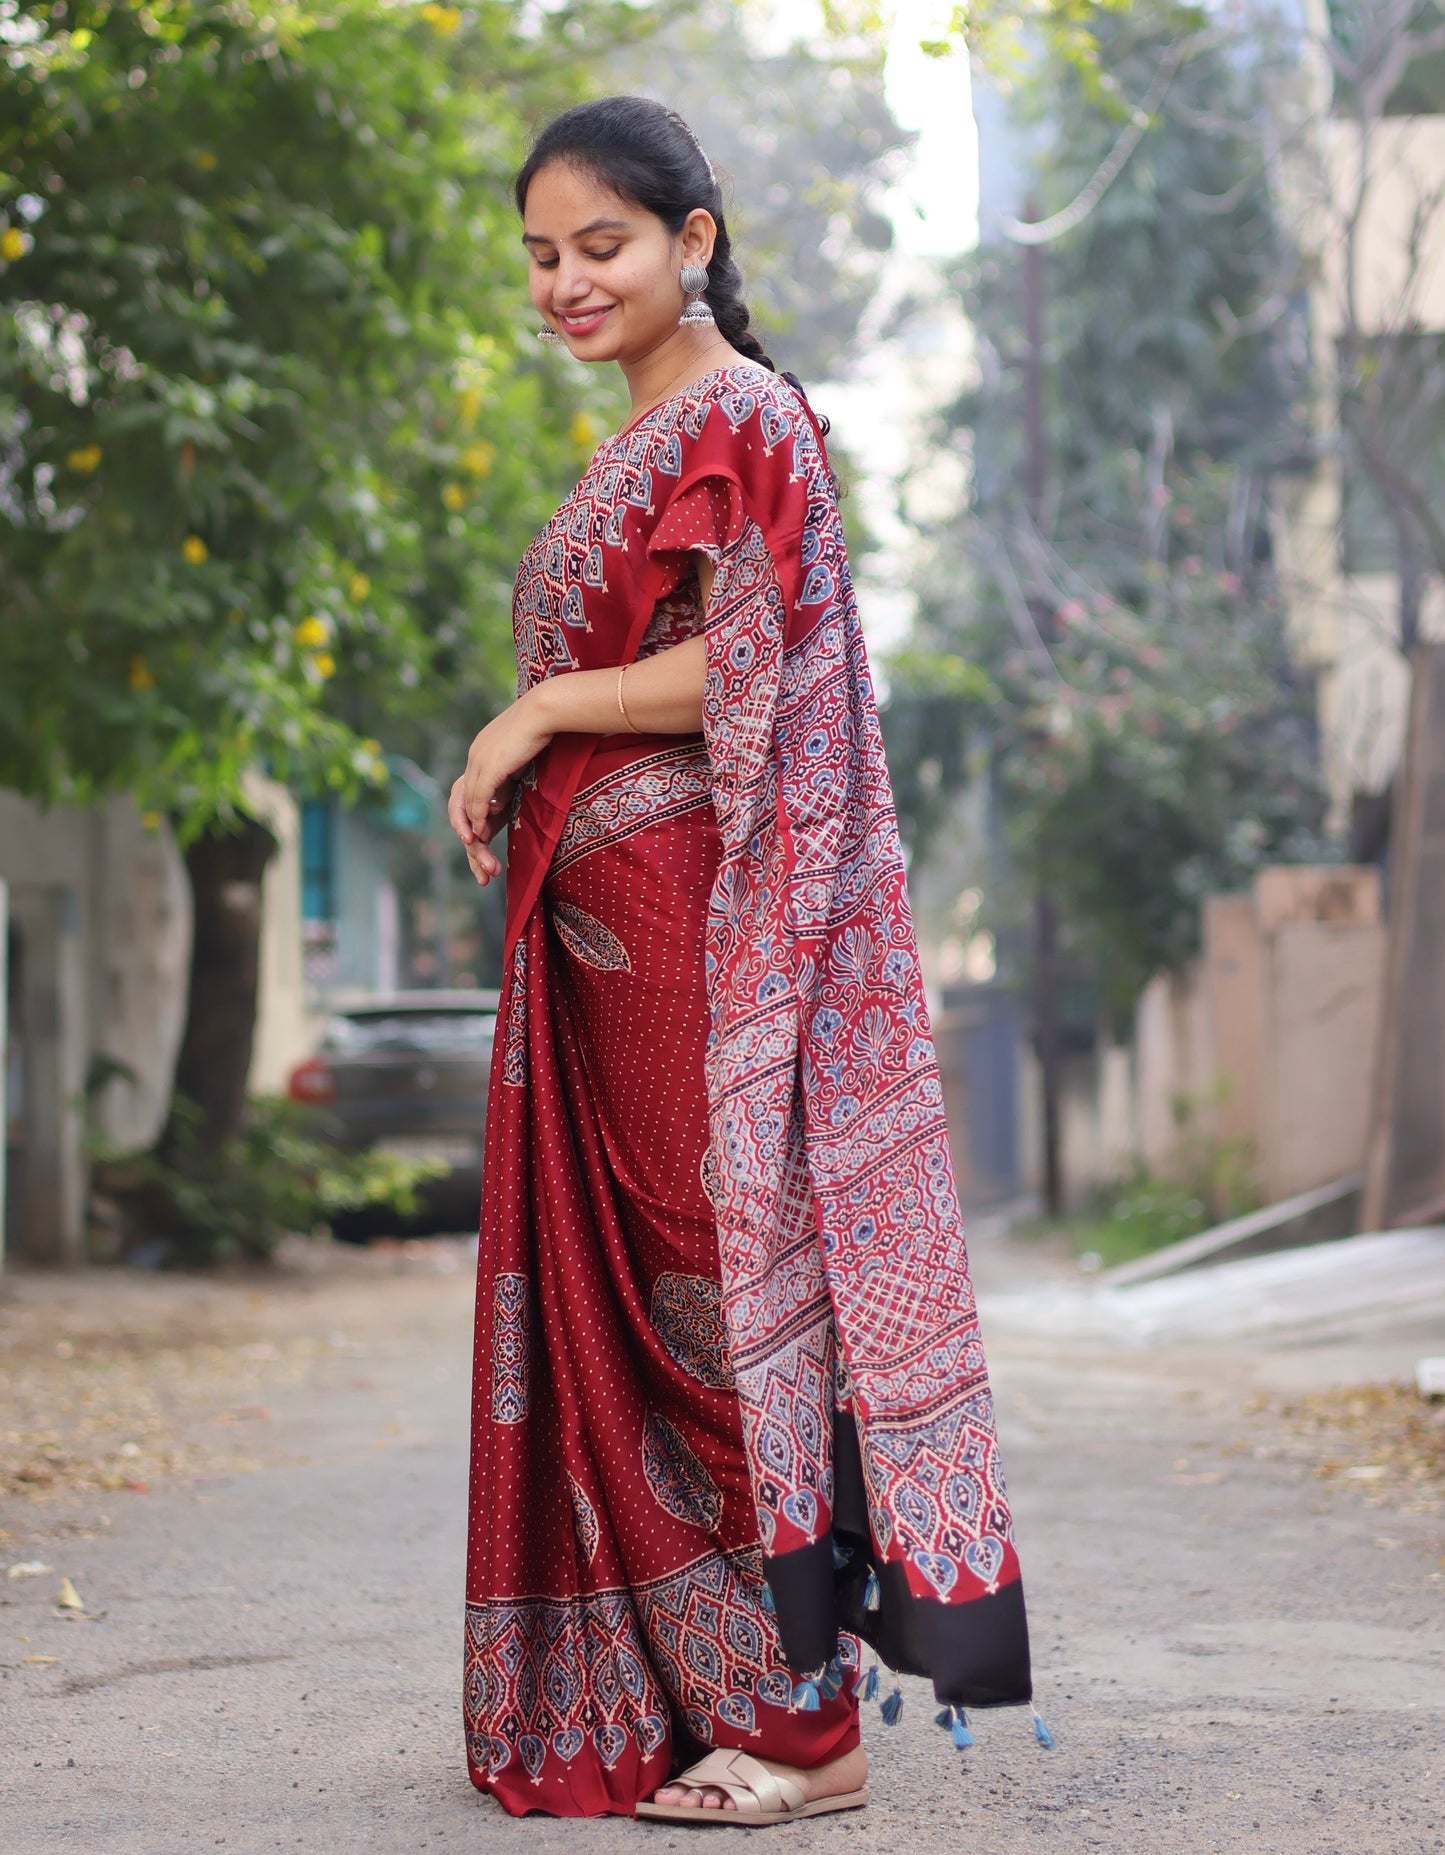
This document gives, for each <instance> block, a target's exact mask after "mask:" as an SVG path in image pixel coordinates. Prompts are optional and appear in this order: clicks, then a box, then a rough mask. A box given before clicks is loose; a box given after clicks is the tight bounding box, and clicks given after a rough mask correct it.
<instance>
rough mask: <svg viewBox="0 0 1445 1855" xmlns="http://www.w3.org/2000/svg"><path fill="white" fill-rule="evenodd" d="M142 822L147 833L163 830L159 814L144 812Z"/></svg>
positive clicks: (141, 816) (141, 817)
mask: <svg viewBox="0 0 1445 1855" xmlns="http://www.w3.org/2000/svg"><path fill="white" fill-rule="evenodd" d="M140 821H141V824H142V826H143V827H144V829H145V830H147V831H159V830H160V828H161V815H160V813H159V812H142V813H141V815H140Z"/></svg>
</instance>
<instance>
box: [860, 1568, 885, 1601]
mask: <svg viewBox="0 0 1445 1855" xmlns="http://www.w3.org/2000/svg"><path fill="white" fill-rule="evenodd" d="M881 1598H882V1592H881V1590H880V1589H879V1585H878V1574H877V1572H875V1571H874V1570H873V1569H872V1568H871V1567H870V1568H869V1572H868V1582H867V1584H865V1585H864V1587H863V1608H864V1609H865V1610H876V1609H877V1608H878V1605H879V1602H880V1600H881Z"/></svg>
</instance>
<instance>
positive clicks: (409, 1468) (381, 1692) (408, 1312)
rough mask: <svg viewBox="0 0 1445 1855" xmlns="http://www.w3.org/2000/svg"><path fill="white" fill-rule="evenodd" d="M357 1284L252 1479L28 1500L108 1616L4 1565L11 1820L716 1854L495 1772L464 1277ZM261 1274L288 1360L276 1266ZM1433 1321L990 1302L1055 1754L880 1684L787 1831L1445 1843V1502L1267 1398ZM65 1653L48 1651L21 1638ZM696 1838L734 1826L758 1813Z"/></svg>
mask: <svg viewBox="0 0 1445 1855" xmlns="http://www.w3.org/2000/svg"><path fill="white" fill-rule="evenodd" d="M437 1254H438V1255H439V1256H440V1255H442V1254H443V1252H442V1251H438V1252H437ZM976 1259H977V1263H978V1267H979V1273H980V1277H981V1280H982V1282H983V1285H984V1286H985V1288H987V1287H988V1286H989V1285H990V1284H992V1285H994V1286H1000V1287H1004V1288H1008V1289H1017V1288H1018V1287H1019V1286H1020V1284H1021V1281H1023V1280H1026V1279H1029V1278H1030V1277H1031V1276H1032V1275H1033V1273H1034V1272H1036V1271H1039V1270H1044V1269H1048V1268H1057V1265H1055V1264H1049V1263H1047V1262H1046V1261H1043V1260H1040V1259H1038V1258H1037V1257H1036V1256H1034V1255H1032V1254H1030V1255H1025V1256H1020V1255H1018V1254H1016V1253H1015V1251H1014V1250H1013V1249H1012V1248H1011V1247H1010V1246H1008V1245H1005V1244H1001V1243H998V1242H989V1241H988V1240H987V1239H983V1240H981V1241H980V1242H979V1243H978V1244H977V1245H976ZM398 1267H400V1265H398ZM403 1276H404V1278H405V1279H402V1277H403ZM344 1286H345V1295H346V1297H347V1298H346V1302H345V1308H346V1312H345V1321H346V1331H345V1334H344V1335H341V1334H337V1335H334V1336H333V1337H332V1339H331V1342H330V1344H329V1345H327V1346H326V1347H324V1348H322V1349H320V1350H316V1351H315V1352H314V1357H312V1358H311V1360H310V1363H309V1364H307V1365H306V1367H305V1369H304V1370H303V1371H300V1372H286V1373H282V1372H281V1371H280V1369H279V1367H278V1374H277V1375H278V1383H277V1385H276V1386H275V1387H274V1388H272V1389H271V1391H270V1392H269V1394H268V1395H269V1396H270V1398H271V1405H270V1409H271V1410H272V1412H273V1413H274V1414H272V1415H271V1416H269V1417H267V1418H264V1419H258V1420H257V1421H256V1422H254V1423H252V1424H251V1426H250V1431H251V1432H252V1433H254V1434H250V1433H248V1435H247V1438H246V1444H247V1447H248V1448H249V1449H251V1451H252V1453H253V1456H254V1458H255V1461H256V1463H257V1466H256V1468H255V1471H254V1472H253V1473H248V1474H230V1475H221V1476H219V1478H217V1479H211V1480H207V1481H204V1482H195V1481H192V1482H189V1483H182V1484H177V1485H172V1486H170V1487H168V1488H157V1489H156V1491H154V1492H152V1493H149V1494H146V1495H144V1496H142V1495H140V1494H135V1495H127V1494H126V1493H125V1492H124V1491H121V1492H120V1493H118V1494H115V1495H110V1496H103V1497H98V1496H96V1495H87V1496H76V1497H72V1498H69V1499H61V1500H51V1501H49V1502H47V1503H45V1504H43V1505H35V1504H33V1503H30V1502H11V1503H10V1504H9V1506H8V1507H7V1508H6V1509H4V1510H3V1511H0V1525H3V1526H4V1528H6V1529H7V1532H6V1535H5V1537H4V1540H3V1544H0V1555H3V1558H4V1560H5V1561H6V1562H10V1561H15V1560H21V1559H30V1558H36V1557H39V1558H43V1559H45V1560H46V1561H48V1562H50V1563H52V1564H53V1565H54V1566H55V1567H56V1569H57V1571H62V1570H63V1571H64V1572H65V1573H67V1574H68V1575H69V1576H70V1577H71V1579H72V1580H73V1581H74V1583H75V1585H76V1586H77V1588H78V1589H79V1591H80V1593H81V1595H82V1597H83V1598H84V1600H85V1602H86V1603H87V1604H88V1605H89V1606H90V1607H91V1609H92V1610H97V1611H100V1610H103V1611H104V1615H103V1616H102V1617H100V1618H99V1619H98V1620H88V1619H83V1618H77V1619H74V1620H64V1619H62V1618H61V1617H60V1616H58V1615H57V1614H56V1613H55V1611H54V1609H53V1607H52V1600H53V1598H54V1594H55V1579H54V1578H43V1577H36V1578H33V1579H28V1580H22V1581H15V1582H10V1583H6V1584H0V1759H3V1763H0V1848H3V1849H4V1850H5V1851H7V1855H50V1852H51V1851H57V1852H58V1851H61V1850H64V1851H66V1855H74V1852H76V1851H83V1852H84V1855H102V1852H105V1855H110V1852H112V1851H114V1852H115V1855H120V1852H122V1851H123V1852H124V1855H192V1852H194V1851H201V1850H213V1849H223V1850H225V1851H226V1855H252V1852H253V1851H254V1852H256V1855H259V1852H260V1851H270V1850H275V1849H300V1850H305V1851H316V1852H317V1855H331V1852H332V1851H343V1850H344V1851H347V1852H348V1855H350V1852H353V1851H358V1852H359V1851H376V1852H377V1855H411V1852H412V1851H414V1850H429V1851H438V1850H440V1851H447V1850H451V1851H462V1850H465V1851H485V1852H486V1855H491V1852H492V1851H497V1852H501V1851H504V1850H505V1851H511V1850H517V1851H521V1850H524V1849H525V1850H526V1851H528V1855H532V1852H534V1851H537V1852H540V1851H552V1850H566V1851H574V1850H575V1851H581V1850H584V1849H585V1850H588V1851H597V1852H598V1855H613V1852H614V1851H622V1850H626V1851H628V1852H629V1855H630V1852H631V1851H634V1850H647V1849H656V1848H658V1847H662V1848H667V1849H673V1848H676V1849H683V1848H688V1847H693V1846H696V1845H695V1844H694V1843H693V1842H691V1841H690V1840H689V1838H690V1837H691V1836H693V1835H695V1834H697V1833H704V1832H693V1831H689V1830H686V1829H670V1828H667V1827H663V1826H657V1825H644V1824H638V1823H632V1822H624V1821H607V1822H602V1823H590V1824H588V1823H555V1822H549V1821H546V1820H544V1819H536V1818H534V1819H528V1820H526V1821H524V1822H513V1821H510V1820H509V1819H507V1818H505V1817H503V1816H502V1815H501V1814H500V1812H498V1811H497V1810H496V1809H494V1808H493V1806H492V1805H491V1804H489V1803H488V1802H487V1801H485V1800H484V1799H482V1798H480V1797H479V1796H477V1795H476V1793H474V1792H473V1791H472V1790H471V1787H470V1786H469V1785H468V1783H467V1781H466V1777H465V1772H464V1770H463V1767H462V1762H461V1747H460V1730H459V1720H458V1679H459V1664H460V1641H459V1610H460V1592H459V1578H460V1568H461V1561H462V1540H463V1526H464V1498H465V1487H464V1482H465V1452H466V1392H467V1381H468V1373H469V1348H470V1310H469V1305H468V1303H469V1295H468V1289H467V1283H466V1277H465V1270H464V1269H462V1270H459V1271H458V1272H456V1273H454V1274H451V1275H447V1274H442V1273H437V1272H435V1271H434V1270H433V1269H432V1268H431V1267H430V1266H428V1265H424V1264H422V1265H414V1266H412V1265H409V1266H408V1268H407V1269H405V1270H402V1272H401V1275H398V1276H397V1277H396V1278H395V1279H393V1277H392V1276H389V1275H388V1273H387V1270H386V1267H385V1265H384V1264H381V1263H378V1264H377V1265H376V1266H375V1268H374V1269H373V1270H372V1272H371V1273H370V1274H367V1273H366V1272H365V1271H362V1272H361V1273H360V1274H357V1272H356V1271H355V1270H353V1272H352V1275H351V1276H349V1277H348V1278H347V1281H346V1283H345V1285H344ZM236 1292H237V1305H238V1308H239V1307H240V1306H241V1303H242V1301H243V1300H244V1304H245V1313H246V1322H247V1323H249V1324H247V1325H246V1327H245V1333H246V1336H247V1337H249V1338H251V1340H252V1344H251V1348H250V1350H251V1353H252V1354H253V1355H254V1354H256V1353H257V1352H258V1351H259V1353H260V1354H261V1355H262V1356H264V1355H265V1354H266V1350H267V1349H266V1346H265V1344H264V1343H263V1344H262V1346H261V1347H260V1348H259V1349H258V1348H257V1347H256V1346H255V1344H254V1333H255V1332H256V1331H258V1330H259V1331H266V1330H267V1328H266V1321H267V1320H268V1319H269V1318H270V1310H269V1301H268V1296H267V1294H262V1295H260V1296H259V1298H258V1296H257V1294H256V1291H255V1290H254V1289H251V1290H248V1291H247V1292H246V1295H245V1296H244V1297H243V1296H242V1294H241V1291H240V1290H237V1291H236ZM339 1292H340V1291H339V1290H338V1293H339ZM309 1293H310V1296H311V1299H310V1301H309V1302H308V1303H307V1306H308V1307H309V1308H310V1309H311V1310H312V1314H313V1316H314V1318H315V1319H317V1320H321V1321H322V1322H323V1323H324V1321H325V1320H326V1319H328V1318H333V1317H334V1316H332V1315H331V1314H330V1313H329V1312H328V1300H327V1294H328V1291H327V1288H326V1284H325V1281H324V1280H321V1281H320V1282H319V1283H318V1282H313V1283H312V1284H311V1285H310V1288H309ZM282 1299H284V1297H282ZM292 1312H293V1314H294V1309H293V1310H292ZM238 1318H239V1316H238ZM279 1318H280V1317H279V1316H278V1319H279ZM288 1318H289V1316H288ZM276 1331H277V1332H278V1333H279V1332H280V1331H281V1329H280V1328H279V1327H278V1328H277V1329H276ZM287 1331H288V1332H289V1331H292V1329H287ZM1422 1349H1423V1348H1421V1347H1420V1346H1419V1336H1416V1335H1412V1334H1409V1333H1407V1332H1403V1331H1402V1332H1400V1333H1398V1334H1396V1335H1394V1336H1389V1337H1388V1338H1387V1339H1386V1340H1384V1341H1379V1342H1377V1343H1376V1344H1375V1345H1374V1347H1373V1349H1372V1351H1371V1353H1370V1355H1369V1356H1368V1357H1364V1356H1360V1355H1357V1354H1352V1353H1350V1352H1349V1351H1348V1350H1347V1349H1345V1348H1343V1347H1341V1346H1338V1345H1336V1346H1334V1347H1332V1348H1328V1349H1316V1350H1314V1351H1309V1350H1299V1349H1296V1350H1294V1351H1291V1352H1288V1353H1286V1352H1279V1353H1275V1354H1270V1353H1268V1352H1264V1351H1260V1350H1258V1349H1256V1350H1255V1351H1252V1352H1249V1353H1244V1352H1238V1353H1231V1352H1229V1351H1227V1350H1216V1351H1214V1352H1213V1353H1209V1354H1206V1353H1202V1352H1196V1353H1179V1352H1175V1353H1173V1354H1167V1355H1166V1354H1155V1353H1151V1352H1149V1351H1146V1350H1133V1351H1120V1350H1118V1349H1117V1348H1111V1347H1110V1346H1109V1345H1108V1344H1106V1343H1104V1342H1101V1341H1098V1340H1094V1341H1087V1342H1086V1341H1084V1340H1080V1341H1078V1342H1076V1343H1073V1344H1061V1343H1060V1342H1059V1340H1058V1339H1057V1337H1054V1338H1051V1339H1047V1340H1043V1339H1033V1338H1030V1337H1029V1336H1028V1335H1027V1334H1024V1333H1009V1332H1006V1331H1002V1330H1001V1331H999V1332H997V1333H995V1335H994V1336H993V1342H992V1351H993V1355H994V1368H995V1376H996V1379H997V1382H998V1385H999V1390H1000V1401H1001V1407H1002V1427H1003V1432H1004V1438H1005V1445H1006V1450H1007V1456H1006V1460H1007V1462H1008V1464H1009V1467H1010V1473H1011V1483H1012V1487H1013V1490H1014V1494H1015V1498H1016V1503H1017V1508H1018V1515H1019V1526H1020V1533H1021V1546H1022V1550H1023V1554H1024V1562H1025V1567H1026V1570H1027V1574H1028V1585H1029V1596H1030V1606H1031V1612H1032V1616H1033V1620H1034V1632H1035V1648H1036V1664H1037V1671H1038V1677H1039V1699H1040V1705H1041V1706H1042V1708H1043V1710H1044V1712H1045V1714H1046V1716H1047V1718H1048V1720H1049V1722H1050V1725H1051V1726H1052V1728H1053V1729H1054V1732H1055V1733H1056V1735H1057V1738H1058V1749H1057V1750H1056V1751H1054V1752H1052V1753H1049V1752H1045V1751H1042V1750H1041V1749H1039V1748H1038V1747H1036V1746H1035V1745H1034V1743H1033V1740H1032V1737H1031V1734H1030V1731H1029V1726H1028V1722H1027V1718H1026V1717H1025V1716H1022V1715H1020V1714H1019V1713H1017V1712H1010V1713H1002V1714H993V1715H987V1716H983V1717H981V1718H980V1719H978V1720H977V1721H976V1726H977V1731H978V1744H977V1746H976V1748H975V1749H973V1750H972V1751H969V1752H967V1753H965V1754H958V1753H956V1752H954V1751H953V1750H952V1748H951V1747H950V1746H949V1745H948V1743H947V1742H946V1740H945V1738H944V1735H943V1734H941V1733H940V1732H939V1731H938V1730H937V1728H936V1727H934V1726H933V1725H932V1709H931V1708H930V1707H929V1706H928V1704H927V1696H926V1695H925V1694H924V1693H923V1691H922V1688H921V1684H918V1683H910V1684H907V1702H906V1705H905V1710H904V1717H903V1721H902V1723H901V1724H900V1726H898V1727H897V1728H895V1729H892V1730H889V1729H885V1728H883V1727H882V1726H881V1725H880V1724H878V1723H877V1715H876V1712H874V1713H873V1716H872V1722H871V1723H870V1724H869V1726H868V1729H867V1731H868V1739H869V1746H870V1751H871V1753H872V1755H873V1759H874V1777H873V1791H874V1799H875V1801H874V1803H873V1806H872V1807H871V1809H870V1810H869V1811H867V1812H865V1813H863V1814H862V1815H860V1816H858V1817H854V1818H846V1817H845V1818H835V1819H825V1820H823V1821H821V1822H818V1823H814V1824H800V1825H797V1826H794V1827H790V1828H789V1829H787V1830H786V1831H784V1832H780V1833H782V1834H784V1835H786V1838H787V1841H788V1847H789V1849H790V1850H791V1851H794V1855H806V1852H807V1851H809V1850H812V1849H822V1848H825V1847H826V1848H827V1849H830V1850H847V1849H850V1848H856V1849H858V1850H860V1851H861V1850H863V1849H865V1848H866V1849H867V1850H869V1851H870V1855H873V1852H874V1851H883V1852H884V1855H893V1852H894V1851H905V1850H906V1851H908V1855H932V1851H935V1850H936V1851H939V1855H943V1852H944V1851H947V1855H1034V1852H1035V1851H1037V1852H1038V1855H1043V1852H1044V1851H1047V1855H1075V1852H1076V1851H1084V1850H1092V1849H1106V1850H1109V1851H1111V1852H1112V1855H1173V1852H1174V1851H1179V1852H1180V1855H1185V1852H1187V1855H1201V1852H1207V1855H1213V1852H1214V1851H1226V1850H1236V1849H1237V1850H1245V1849H1248V1850H1250V1851H1252V1852H1253V1851H1258V1855H1270V1852H1272V1851H1280V1852H1285V1851H1288V1852H1289V1855H1336V1852H1337V1855H1376V1852H1378V1855H1416V1852H1417V1851H1434V1850H1440V1849H1445V1828H1442V1826H1441V1825H1442V1820H1445V1744H1442V1726H1445V1718H1442V1716H1445V1629H1442V1618H1441V1608H1442V1605H1441V1600H1442V1595H1445V1583H1442V1569H1441V1567H1442V1559H1441V1553H1442V1549H1445V1540H1442V1537H1441V1534H1442V1530H1445V1529H1442V1519H1441V1515H1440V1513H1439V1512H1438V1511H1437V1512H1435V1513H1433V1514H1432V1513H1430V1512H1414V1513H1412V1512H1408V1511H1402V1510H1401V1509H1400V1508H1399V1507H1393V1508H1392V1507H1390V1506H1380V1505H1371V1504H1370V1498H1371V1486H1370V1484H1369V1483H1368V1482H1347V1481H1343V1480H1337V1481H1335V1482H1332V1483H1330V1484H1326V1483H1324V1482H1321V1481H1320V1480H1319V1479H1318V1477H1317V1476H1316V1475H1315V1474H1314V1472H1313V1470H1312V1468H1311V1465H1310V1464H1309V1462H1307V1461H1304V1460H1301V1459H1298V1457H1297V1455H1296V1454H1295V1453H1292V1452H1291V1450H1290V1449H1289V1447H1288V1446H1287V1444H1286V1443H1284V1442H1283V1441H1282V1433H1281V1432H1280V1431H1279V1427H1278V1425H1277V1424H1274V1425H1273V1427H1272V1425H1271V1420H1269V1419H1267V1418H1261V1417H1250V1416H1247V1415H1245V1414H1244V1410H1245V1406H1246V1403H1247V1402H1248V1400H1249V1399H1250V1398H1251V1396H1252V1395H1253V1394H1254V1393H1256V1392H1258V1391H1259V1390H1261V1389H1264V1390H1269V1389H1271V1388H1277V1387H1281V1386H1293V1387H1295V1388H1304V1387H1307V1386H1309V1385H1311V1384H1314V1383H1322V1382H1327V1381H1329V1380H1331V1379H1334V1380H1350V1379H1353V1378H1358V1377H1362V1376H1364V1375H1365V1374H1366V1373H1367V1372H1368V1373H1371V1374H1378V1373H1381V1372H1386V1371H1389V1370H1391V1369H1396V1368H1399V1367H1403V1366H1404V1365H1405V1364H1407V1363H1408V1361H1409V1360H1410V1359H1412V1358H1413V1357H1414V1354H1415V1352H1416V1350H1422ZM276 1350H277V1356H278V1359H281V1360H283V1361H284V1360H285V1359H286V1358H288V1357H290V1355H289V1354H288V1353H287V1351H286V1346H285V1344H284V1343H283V1344H282V1345H281V1346H280V1347H279V1348H277V1349H276ZM184 1416H185V1413H184V1412H178V1413H177V1417H178V1419H181V1418H183V1417H184ZM0 1428H3V1424H0ZM258 1439H259V1440H258ZM102 1516H103V1517H105V1518H107V1519H108V1521H109V1524H108V1526H105V1527H104V1528H98V1522H99V1520H100V1519H101V1518H102ZM41 1655H45V1656H52V1655H53V1656H55V1657H56V1658H57V1659H56V1660H55V1661H54V1662H27V1661H26V1660H25V1658H26V1657H27V1656H41ZM705 1833H707V1834H710V1835H713V1836H720V1837H723V1838H724V1839H725V1842H726V1846H728V1847H736V1846H738V1845H737V1841H736V1838H737V1837H738V1836H740V1835H742V1834H745V1833H747V1832H742V1831H736V1830H722V1829H718V1830H709V1831H707V1832H705ZM754 1833H761V1832H754Z"/></svg>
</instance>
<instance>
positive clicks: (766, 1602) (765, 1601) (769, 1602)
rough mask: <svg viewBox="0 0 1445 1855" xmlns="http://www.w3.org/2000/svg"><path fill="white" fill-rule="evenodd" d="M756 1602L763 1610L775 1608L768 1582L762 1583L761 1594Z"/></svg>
mask: <svg viewBox="0 0 1445 1855" xmlns="http://www.w3.org/2000/svg"><path fill="white" fill-rule="evenodd" d="M758 1602H759V1603H760V1604H761V1605H762V1607H763V1609H764V1610H767V1611H774V1610H776V1609H777V1605H776V1604H775V1603H774V1602H773V1588H772V1586H771V1585H770V1584H766V1583H765V1584H764V1585H763V1589H762V1594H761V1596H760V1597H759V1598H758Z"/></svg>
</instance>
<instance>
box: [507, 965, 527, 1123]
mask: <svg viewBox="0 0 1445 1855" xmlns="http://www.w3.org/2000/svg"><path fill="white" fill-rule="evenodd" d="M506 1024H507V1029H506V1038H505V1042H504V1043H503V1045H502V1067H501V1077H502V1081H503V1082H504V1083H506V1084H507V1086H508V1087H510V1088H525V1086H526V1082H527V943H526V941H524V940H519V941H518V942H517V945H516V948H515V950H514V951H513V954H512V984H511V989H510V991H509V993H508V995H507V1007H506Z"/></svg>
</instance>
